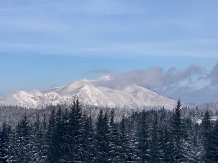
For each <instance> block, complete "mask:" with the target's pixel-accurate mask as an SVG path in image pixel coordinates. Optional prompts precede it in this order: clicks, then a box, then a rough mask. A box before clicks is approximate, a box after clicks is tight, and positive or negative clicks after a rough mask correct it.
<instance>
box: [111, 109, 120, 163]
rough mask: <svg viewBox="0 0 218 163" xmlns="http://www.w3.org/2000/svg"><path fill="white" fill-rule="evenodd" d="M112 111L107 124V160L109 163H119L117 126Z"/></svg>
mask: <svg viewBox="0 0 218 163" xmlns="http://www.w3.org/2000/svg"><path fill="white" fill-rule="evenodd" d="M114 114H115V112H114V109H112V110H111V113H110V122H109V141H110V142H109V160H110V162H111V163H119V162H120V161H121V160H120V157H119V149H120V140H119V133H118V125H117V124H115V122H114Z"/></svg>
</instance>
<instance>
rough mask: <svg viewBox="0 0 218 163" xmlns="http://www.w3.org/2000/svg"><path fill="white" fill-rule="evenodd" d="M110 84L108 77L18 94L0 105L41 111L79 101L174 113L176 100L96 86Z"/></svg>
mask: <svg viewBox="0 0 218 163" xmlns="http://www.w3.org/2000/svg"><path fill="white" fill-rule="evenodd" d="M109 80H112V79H111V78H110V76H104V77H101V78H99V79H97V80H80V81H74V82H71V83H69V84H67V85H64V86H61V87H57V88H54V89H51V90H47V91H45V92H40V91H38V90H32V91H30V92H25V91H19V92H15V93H13V94H11V95H8V96H5V97H3V98H0V104H4V105H18V106H23V107H28V108H41V107H42V106H46V105H50V104H52V105H56V104H71V103H72V102H73V100H75V99H76V98H79V100H80V102H81V103H82V104H84V105H93V106H104V107H121V108H123V107H126V108H133V109H136V108H143V107H163V106H164V107H165V108H167V109H173V108H175V106H176V101H175V100H173V99H170V98H167V97H164V96H161V95H159V94H157V93H156V92H154V91H151V90H149V89H146V88H144V87H141V86H138V85H136V84H131V85H127V86H122V87H116V88H110V87H106V86H98V85H96V84H95V82H96V81H101V82H104V81H105V82H107V81H109Z"/></svg>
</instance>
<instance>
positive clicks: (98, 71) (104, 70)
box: [86, 68, 113, 74]
mask: <svg viewBox="0 0 218 163" xmlns="http://www.w3.org/2000/svg"><path fill="white" fill-rule="evenodd" d="M112 72H113V71H111V70H110V69H108V68H99V69H95V70H91V71H87V72H86V74H110V73H112Z"/></svg>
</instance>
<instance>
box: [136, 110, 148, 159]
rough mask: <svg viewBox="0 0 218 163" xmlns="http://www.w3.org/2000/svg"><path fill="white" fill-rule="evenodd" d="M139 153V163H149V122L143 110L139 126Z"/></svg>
mask: <svg viewBox="0 0 218 163" xmlns="http://www.w3.org/2000/svg"><path fill="white" fill-rule="evenodd" d="M137 144H138V151H139V161H140V162H149V161H150V159H151V157H150V152H149V150H150V147H149V133H148V120H147V115H146V112H145V111H144V110H143V111H142V114H141V117H140V119H139V124H138V142H137Z"/></svg>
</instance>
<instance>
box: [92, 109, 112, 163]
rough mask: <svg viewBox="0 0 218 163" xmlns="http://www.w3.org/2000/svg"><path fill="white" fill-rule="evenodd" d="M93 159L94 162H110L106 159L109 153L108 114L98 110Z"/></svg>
mask: <svg viewBox="0 0 218 163" xmlns="http://www.w3.org/2000/svg"><path fill="white" fill-rule="evenodd" d="M95 149H96V151H95V159H94V162H96V163H102V162H104V163H107V162H110V161H109V159H108V153H109V127H108V115H107V113H105V115H104V116H103V111H102V110H100V113H99V115H98V119H97V124H96V134H95Z"/></svg>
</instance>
